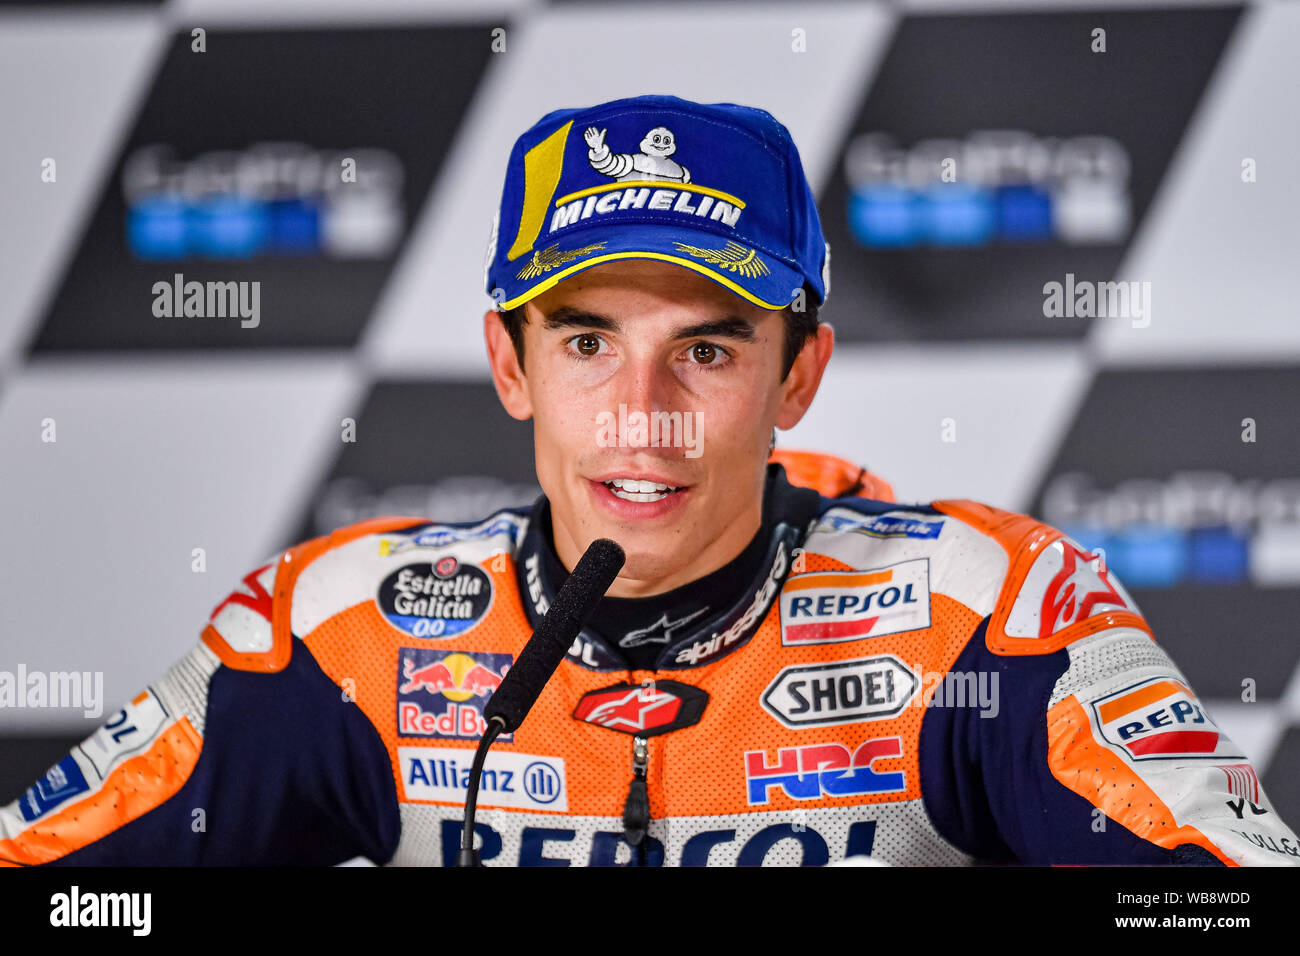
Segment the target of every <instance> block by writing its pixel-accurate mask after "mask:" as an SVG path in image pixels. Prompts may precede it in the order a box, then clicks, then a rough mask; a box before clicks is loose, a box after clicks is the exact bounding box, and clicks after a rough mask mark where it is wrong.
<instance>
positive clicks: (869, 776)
mask: <svg viewBox="0 0 1300 956" xmlns="http://www.w3.org/2000/svg"><path fill="white" fill-rule="evenodd" d="M901 756H903V741H902V738H901V737H877V738H876V739H874V740H868V741H867V742H866V743H864V744H862V745H861V746H859V747H858V748H857V749H856V750H853V751H850V750H849V748H848V747H846V746H844V745H843V744H811V745H809V746H807V747H782V748H780V749H779V750H778V751H777V758H776V762H775V763H768V762H767V753H766V752H765V751H762V750H750V751H746V753H745V783H746V788H747V793H748V798H749V805H750V806H757V805H760V804H764V803H767V802H769V800H770V791H771V789H772V788H773V787H777V788H779V789H780V791H782V792H784V794H785V795H786V796H787V797H793V798H794V799H795V800H817V799H820V798H821V797H849V796H858V795H861V794H867V793H902V792H903V791H905V790H906V789H907V781H906V779H905V775H904V773H903V771H901V770H897V771H880V770H876V769H875V768H874V766H873V765H874V764H875V762H876V761H877V760H888V759H891V758H894V757H901Z"/></svg>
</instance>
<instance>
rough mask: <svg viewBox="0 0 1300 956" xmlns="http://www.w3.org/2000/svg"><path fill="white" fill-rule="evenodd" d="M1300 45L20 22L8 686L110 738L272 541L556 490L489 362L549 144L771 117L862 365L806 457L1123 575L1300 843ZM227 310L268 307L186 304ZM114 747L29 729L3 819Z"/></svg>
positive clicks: (597, 17) (920, 18)
mask: <svg viewBox="0 0 1300 956" xmlns="http://www.w3.org/2000/svg"><path fill="white" fill-rule="evenodd" d="M195 30H201V31H202V32H201V33H197V34H196V33H195V32H194V31H195ZM1298 43H1300V5H1297V4H1294V3H1259V4H1253V5H1249V6H1245V7H1242V6H1209V5H1201V4H1196V3H1178V4H1173V3H1156V4H1154V5H1147V6H1145V7H1142V8H1137V7H1133V6H1130V5H1128V4H1122V3H1102V4H1098V3H1092V4H1089V3H1080V4H1071V5H1070V6H1069V7H1068V8H1067V7H1065V6H1063V5H1047V4H1029V3H1017V2H1010V0H1003V2H984V3H973V2H966V3H962V2H946V3H943V4H942V5H940V4H938V3H930V2H920V0H914V2H902V3H884V2H881V3H869V2H859V3H814V2H803V3H797V4H796V3H789V4H784V5H783V4H765V5H760V6H752V5H749V4H742V3H704V4H697V3H692V4H684V3H676V2H663V3H637V4H626V5H624V4H614V3H582V4H576V3H575V4H569V3H558V4H540V3H523V2H520V3H511V2H500V3H495V4H494V3H490V2H489V3H481V2H479V3H476V2H470V0H461V2H454V0H440V2H427V3H417V2H414V0H406V2H403V0H371V2H368V3H365V4H355V3H348V4H345V3H343V2H341V0H300V2H287V0H281V2H269V0H256V2H254V0H220V2H218V0H185V2H170V3H162V4H155V5H131V6H127V5H116V4H108V3H101V4H87V5H77V4H68V5H62V4H61V5H56V6H55V7H54V8H53V9H43V10H39V11H38V10H35V9H29V8H24V7H17V6H6V7H3V8H0V529H3V532H2V533H3V542H4V546H3V548H2V549H0V671H6V672H9V673H10V674H17V673H18V672H19V670H20V669H25V670H26V671H28V672H31V671H42V672H46V673H49V672H57V671H80V672H91V673H92V674H93V673H102V675H103V692H102V693H103V700H104V707H105V710H106V712H107V713H111V711H112V709H113V708H115V707H116V706H118V704H119V703H120V702H122V701H124V700H126V699H128V698H129V697H131V696H132V695H133V694H134V693H135V692H136V691H138V690H139V689H140V688H141V687H142V686H143V685H144V684H145V683H147V682H148V681H150V680H152V679H154V678H156V677H157V675H158V674H159V673H161V671H162V670H163V669H164V668H165V667H166V666H167V665H168V664H169V663H170V661H171V660H173V659H174V658H176V657H178V656H180V655H181V654H182V653H184V652H185V651H186V650H187V649H188V648H189V647H190V646H191V645H192V644H193V643H194V642H195V640H196V639H197V637H198V632H199V629H200V627H201V625H202V623H203V621H204V620H205V619H206V616H207V612H208V611H209V610H210V609H211V608H212V607H213V606H214V605H215V604H216V603H217V602H218V601H219V600H220V599H221V598H222V597H223V596H224V595H225V594H226V593H228V591H229V590H230V588H231V587H232V585H233V584H234V583H235V582H236V581H237V580H238V579H239V578H240V577H241V576H242V575H243V574H245V573H246V572H247V571H249V570H250V569H252V568H253V567H255V566H257V565H258V564H259V563H260V562H261V561H262V560H263V559H264V558H265V557H266V556H268V555H269V554H271V553H272V552H273V551H275V550H276V549H278V548H281V547H283V546H285V545H287V544H290V543H292V542H293V541H295V540H298V539H301V538H303V537H306V536H309V535H315V534H319V533H323V532H325V531H328V530H329V529H331V528H333V527H336V526H337V525H340V524H344V523H347V522H351V521H355V520H359V519H361V518H364V517H368V516H372V515H375V514H383V513H393V512H401V513H418V514H426V515H429V516H432V517H435V518H438V519H443V520H462V519H466V518H470V517H475V516H480V515H482V514H484V513H486V512H488V511H489V510H490V509H492V508H495V507H497V506H498V505H502V504H518V503H523V502H526V501H528V500H531V498H532V497H533V496H534V495H535V494H536V493H537V488H536V484H535V480H534V478H533V475H532V454H531V445H530V432H529V426H528V425H526V424H520V423H517V422H514V421H512V420H511V419H509V418H508V417H507V416H506V415H505V413H504V412H503V411H502V410H501V409H500V407H499V406H498V404H497V402H496V398H495V395H494V393H493V391H492V388H491V385H490V383H489V381H488V377H487V374H486V363H485V361H484V353H483V347H482V344H481V331H480V329H481V320H480V318H481V315H482V312H483V310H484V308H485V306H486V304H487V300H486V297H485V296H484V294H483V291H482V283H481V278H482V275H483V260H482V256H483V249H484V246H485V244H486V241H487V238H488V231H489V224H490V222H491V218H492V213H493V209H494V205H495V203H496V201H497V198H498V196H499V192H500V187H501V180H502V176H503V174H504V164H505V160H506V157H507V155H508V151H509V148H510V145H511V143H512V142H513V140H514V137H515V136H516V135H518V133H519V132H521V131H522V130H523V129H525V128H526V127H527V126H529V125H530V124H531V123H532V122H534V121H535V120H536V119H537V118H538V117H540V116H541V115H542V114H543V113H546V112H548V111H550V110H552V109H556V108H559V107H565V106H576V105H587V104H592V103H596V102H600V101H603V100H609V99H613V98H616V97H621V96H629V95H635V94H639V93H645V92H655V93H672V94H677V95H680V96H684V97H687V98H690V99H695V100H702V101H733V102H740V103H745V104H751V105H757V106H761V107H764V108H766V109H767V110H769V111H770V112H772V113H773V114H775V115H776V116H777V117H778V118H779V119H780V120H782V121H783V122H784V123H785V124H786V125H787V126H788V127H789V128H790V129H791V131H792V133H793V135H794V138H795V140H796V142H797V143H798V144H799V146H800V149H801V152H802V155H803V158H804V165H805V168H806V169H807V171H808V174H809V176H810V177H811V179H812V182H813V186H814V188H815V189H816V191H817V195H818V198H819V201H820V204H821V209H822V216H823V220H824V223H825V227H826V231H827V235H828V237H829V239H830V241H831V245H832V249H833V268H832V285H833V292H832V294H831V298H830V301H829V303H828V305H827V308H826V311H825V317H826V318H827V319H828V320H829V321H831V322H832V323H833V324H834V325H835V327H836V330H837V334H838V338H839V347H838V349H837V353H836V356H835V358H834V360H833V361H832V363H831V365H830V367H829V370H828V372H827V376H826V379H825V382H824V384H823V386H822V394H821V396H820V397H819V399H818V401H817V402H816V404H815V405H814V406H813V408H812V410H811V412H810V413H809V415H808V417H807V419H806V421H805V422H803V423H802V424H801V425H800V426H799V427H798V428H796V429H795V430H794V431H793V432H791V433H789V434H788V435H783V436H782V438H781V442H782V444H783V445H786V446H789V447H807V448H817V449H822V450H825V451H830V452H834V453H837V454H839V455H842V456H845V457H849V458H853V459H856V460H858V461H860V462H862V463H864V464H866V465H868V466H869V467H871V468H872V469H873V470H874V471H876V472H878V473H879V474H881V475H882V476H884V477H886V478H887V479H889V480H890V481H892V482H893V484H894V486H895V488H896V490H897V492H898V496H899V498H900V500H903V501H918V500H919V501H927V500H930V499H932V498H938V497H965V498H974V499H977V500H982V501H985V502H988V503H990V504H994V505H998V506H1001V507H1005V508H1010V509H1014V510H1028V511H1030V512H1032V513H1034V514H1036V515H1038V516H1040V517H1042V518H1044V519H1045V520H1047V521H1049V522H1052V523H1054V524H1056V525H1058V526H1061V527H1063V528H1065V529H1067V530H1069V531H1070V532H1071V533H1073V534H1074V535H1075V536H1076V537H1078V538H1079V539H1080V540H1081V541H1082V542H1083V543H1084V544H1085V545H1088V546H1090V547H1103V548H1105V549H1106V554H1107V559H1108V562H1109V564H1110V565H1111V566H1112V567H1113V568H1115V569H1116V571H1117V572H1118V573H1119V575H1120V576H1121V578H1122V579H1123V580H1125V581H1126V583H1127V584H1128V585H1129V587H1130V590H1132V592H1133V593H1134V595H1135V597H1136V598H1137V600H1138V602H1139V604H1140V605H1141V606H1142V608H1143V609H1144V611H1145V612H1146V614H1147V616H1148V618H1149V619H1150V621H1151V623H1152V624H1153V626H1154V628H1155V631H1156V633H1157V635H1158V637H1159V639H1160V641H1161V643H1162V644H1164V646H1165V647H1167V648H1168V649H1169V651H1170V652H1171V653H1172V655H1173V656H1174V658H1175V660H1176V661H1178V662H1179V664H1180V665H1181V666H1182V668H1183V669H1184V670H1185V671H1186V673H1187V675H1188V676H1189V678H1190V679H1191V681H1192V683H1193V685H1194V686H1195V687H1196V688H1197V689H1198V690H1199V692H1200V694H1201V696H1202V698H1204V699H1205V700H1206V703H1207V704H1208V706H1209V708H1210V709H1211V711H1212V712H1213V713H1214V715H1215V717H1216V719H1217V720H1218V721H1219V722H1220V723H1221V724H1222V725H1223V726H1224V727H1225V728H1226V729H1227V731H1228V732H1229V734H1230V735H1231V736H1232V737H1233V738H1234V739H1235V740H1236V741H1237V742H1238V743H1239V744H1240V745H1242V746H1243V747H1244V749H1245V751H1246V752H1247V754H1248V755H1249V756H1250V757H1251V759H1252V760H1253V761H1254V762H1255V764H1256V766H1257V767H1258V768H1260V769H1261V770H1262V772H1263V779H1264V783H1265V786H1266V788H1267V789H1268V791H1269V793H1270V795H1271V796H1272V798H1273V800H1274V801H1275V802H1276V804H1277V806H1278V808H1279V810H1280V811H1281V812H1282V813H1283V815H1284V817H1286V818H1287V819H1288V821H1289V822H1290V823H1291V824H1292V825H1293V826H1295V825H1296V824H1297V822H1300V730H1298V729H1297V725H1298V724H1300V719H1298V718H1300V670H1298V669H1297V664H1298V663H1300V639H1298V635H1297V623H1296V622H1297V621H1300V427H1298V425H1297V423H1300V321H1297V313H1296V306H1295V299H1294V296H1293V290H1292V287H1291V286H1290V284H1289V283H1290V282H1292V281H1293V280H1289V279H1288V278H1287V276H1294V274H1295V268H1294V260H1295V259H1296V253H1297V251H1298V245H1300V243H1297V239H1296V235H1297V233H1296V223H1297V221H1300V186H1297V182H1296V177H1295V176H1294V173H1293V170H1292V168H1291V166H1292V164H1293V162H1294V158H1295V156H1296V155H1298V154H1300V127H1297V125H1296V123H1295V122H1294V121H1293V117H1294V102H1293V101H1294V93H1295V90H1296V89H1297V81H1298V80H1300V63H1298V62H1297V60H1296V58H1295V55H1294V51H1295V49H1296V47H1297V44H1298ZM200 48H201V49H200ZM348 159H351V160H353V161H355V164H356V170H357V175H356V181H355V182H354V183H350V184H349V185H348V186H347V187H346V188H344V187H341V186H340V184H339V177H338V175H337V173H338V170H339V169H340V164H341V163H342V162H344V161H345V160H348ZM947 159H952V160H954V161H955V166H954V170H955V173H956V175H955V176H950V177H945V176H943V175H938V176H936V174H935V170H936V169H939V170H942V169H943V167H944V162H945V160H947ZM949 180H951V181H949ZM178 275H179V276H182V277H183V279H177V276H178ZM194 280H197V281H201V282H206V281H221V282H236V283H238V282H253V281H256V282H258V283H259V290H260V291H259V296H260V297H259V300H258V302H257V309H256V311H255V313H254V312H253V311H252V310H251V302H247V303H245V304H246V305H248V306H250V309H249V311H248V314H247V315H246V316H243V317H239V316H231V317H224V318H198V317H185V316H184V315H183V314H182V315H180V316H176V315H167V314H166V313H167V311H168V310H167V308H166V306H167V305H168V304H169V302H170V299H171V293H161V294H160V293H159V292H157V291H156V290H155V284H157V283H162V284H163V287H164V288H166V287H168V286H174V284H175V283H177V282H183V281H194ZM1053 283H1055V284H1056V286H1055V287H1053V285H1052V284H1053ZM1107 283H1122V285H1118V284H1117V285H1106V284H1107ZM1054 288H1055V290H1056V291H1053V289H1054ZM1093 292H1095V293H1096V295H1095V297H1094V296H1093ZM1103 301H1104V302H1105V303H1106V304H1107V305H1108V306H1109V308H1107V309H1105V311H1104V314H1103V308H1102V303H1103ZM1090 303H1091V307H1090ZM182 311H183V310H182ZM160 312H161V313H163V314H159V313H160ZM254 315H255V317H254ZM345 420H351V421H352V422H354V423H355V425H354V433H355V441H346V440H344V436H345V432H346V430H347V426H346V425H345ZM485 436H492V441H491V443H488V442H486V441H485V440H484V438H485ZM51 438H52V439H53V440H50V439H51ZM197 549H201V551H199V550H197ZM1251 689H1253V697H1254V699H1253V700H1252V699H1249V698H1250V697H1251V696H1252V694H1251V693H1248V691H1250V690H1251ZM103 719H104V715H101V716H98V717H94V718H88V717H85V716H83V714H82V712H81V710H80V709H77V708H30V707H19V706H6V707H2V708H0V752H3V754H4V757H3V759H2V760H0V799H9V798H10V797H12V796H14V795H16V794H17V792H18V791H19V790H20V789H21V788H22V787H23V786H25V785H26V784H27V783H29V782H30V781H31V780H32V779H35V777H36V776H38V775H39V773H40V772H41V771H43V770H44V769H45V768H46V767H47V766H48V765H49V764H50V763H52V762H53V761H54V760H55V759H57V758H58V757H59V756H60V755H61V754H62V753H63V752H64V751H65V750H66V749H67V747H68V746H69V745H70V744H71V743H73V742H75V741H76V740H79V739H81V738H83V737H85V736H86V735H88V734H89V733H90V732H91V731H92V730H93V729H94V727H95V726H97V725H98V724H99V723H100V722H102V720H103Z"/></svg>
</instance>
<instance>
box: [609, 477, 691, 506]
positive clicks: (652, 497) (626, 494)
mask: <svg viewBox="0 0 1300 956" xmlns="http://www.w3.org/2000/svg"><path fill="white" fill-rule="evenodd" d="M605 487H606V488H608V489H609V490H610V491H611V492H613V494H614V497H616V498H622V499H623V500H624V501H659V500H660V499H661V498H667V497H668V496H669V495H670V494H672V493H673V492H674V491H677V489H676V488H674V487H673V486H672V485H662V484H660V483H659V482H657V481H642V480H640V479H637V478H614V479H613V480H611V481H607V482H605Z"/></svg>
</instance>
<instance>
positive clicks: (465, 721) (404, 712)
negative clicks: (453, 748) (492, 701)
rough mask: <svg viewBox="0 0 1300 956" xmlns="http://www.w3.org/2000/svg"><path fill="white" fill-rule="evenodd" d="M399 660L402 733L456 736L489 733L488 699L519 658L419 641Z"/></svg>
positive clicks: (403, 653) (399, 715)
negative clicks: (423, 645) (419, 644)
mask: <svg viewBox="0 0 1300 956" xmlns="http://www.w3.org/2000/svg"><path fill="white" fill-rule="evenodd" d="M398 660H399V669H398V680H397V733H398V735H399V736H402V737H436V738H451V739H465V738H478V737H481V736H482V735H483V732H484V730H485V729H486V727H487V724H486V722H485V721H484V719H483V705H485V704H486V703H487V701H488V698H490V697H491V696H492V694H493V692H494V691H495V690H496V689H497V688H498V687H500V686H501V680H502V678H504V677H505V675H506V673H507V672H508V671H509V670H510V667H511V665H512V664H513V663H514V657H513V656H512V655H510V654H487V653H473V654H469V653H466V652H464V651H447V650H442V649H433V648H428V649H426V648H415V647H404V648H402V650H401V652H400V653H399V656H398ZM509 736H510V735H508V734H503V735H502V738H501V739H509Z"/></svg>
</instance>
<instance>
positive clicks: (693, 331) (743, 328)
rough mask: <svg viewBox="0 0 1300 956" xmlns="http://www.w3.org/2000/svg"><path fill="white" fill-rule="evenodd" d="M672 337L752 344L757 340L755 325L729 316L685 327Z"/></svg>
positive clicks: (746, 320) (676, 331)
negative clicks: (715, 339) (719, 339)
mask: <svg viewBox="0 0 1300 956" xmlns="http://www.w3.org/2000/svg"><path fill="white" fill-rule="evenodd" d="M672 337H673V338H674V339H696V338H722V339H735V340H736V341H739V342H752V341H754V339H755V335H754V323H753V322H751V321H749V320H748V319H742V318H740V317H739V316H735V315H729V316H727V317H726V318H723V319H713V320H710V321H708V322H697V323H695V324H694V325H683V326H681V327H679V328H677V329H674V330H673V333H672Z"/></svg>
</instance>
